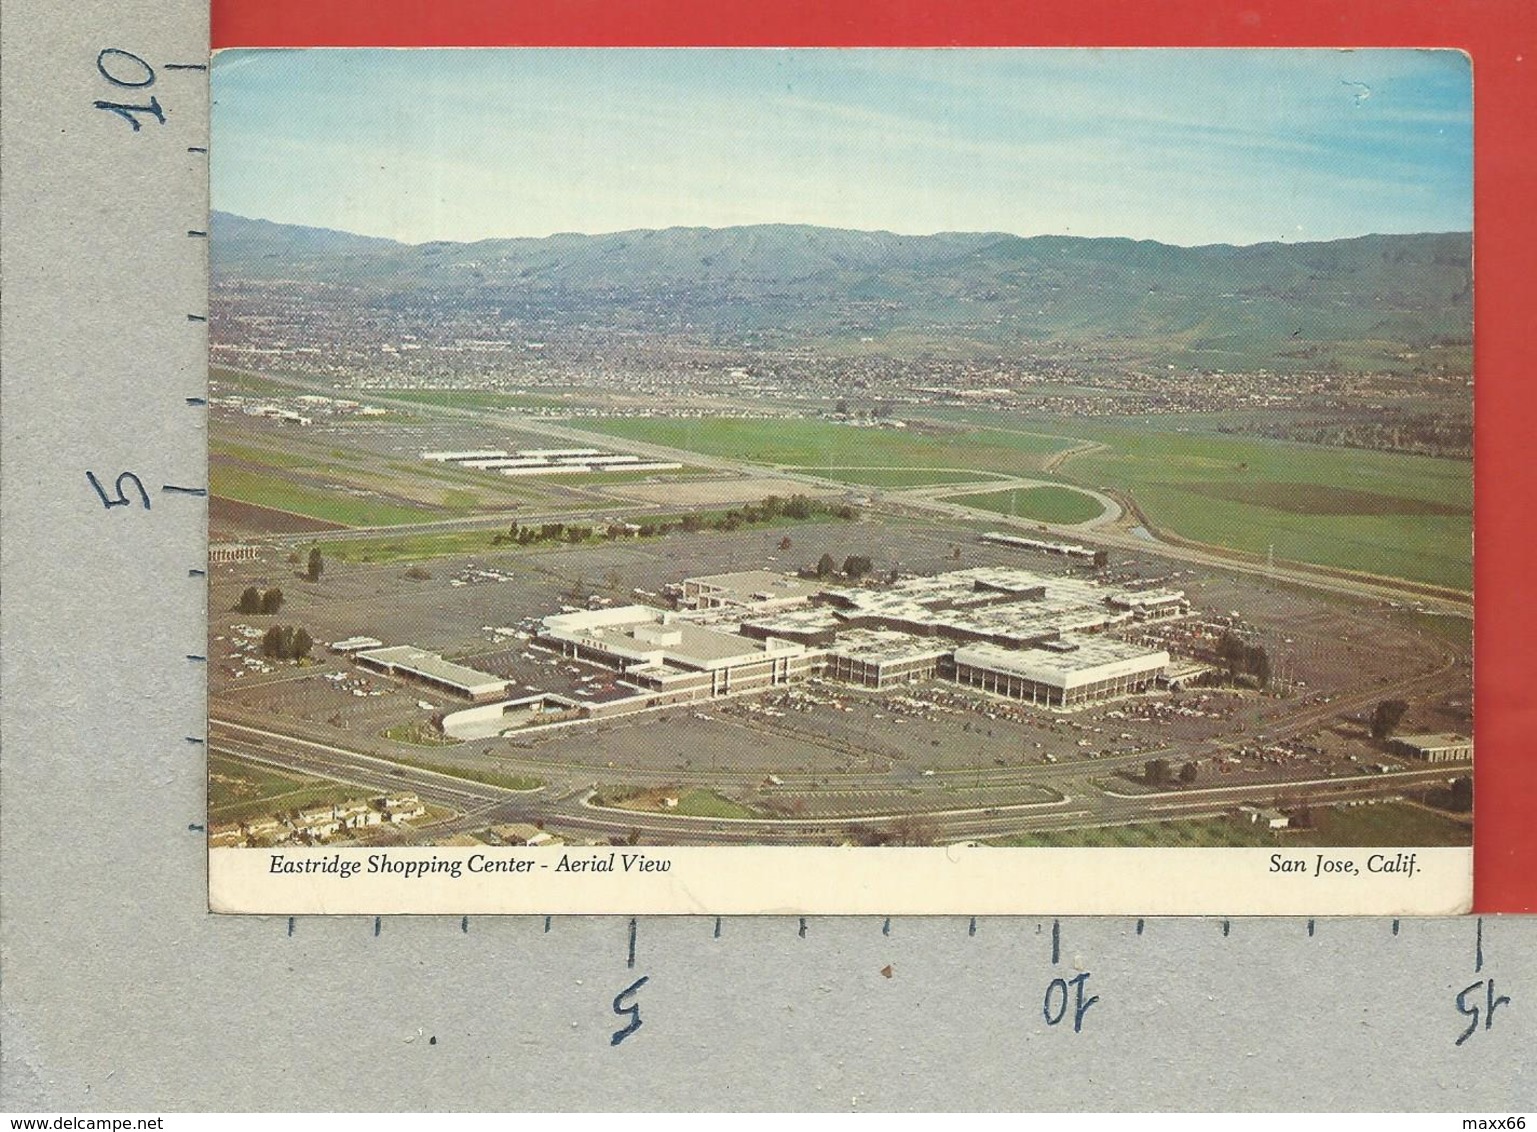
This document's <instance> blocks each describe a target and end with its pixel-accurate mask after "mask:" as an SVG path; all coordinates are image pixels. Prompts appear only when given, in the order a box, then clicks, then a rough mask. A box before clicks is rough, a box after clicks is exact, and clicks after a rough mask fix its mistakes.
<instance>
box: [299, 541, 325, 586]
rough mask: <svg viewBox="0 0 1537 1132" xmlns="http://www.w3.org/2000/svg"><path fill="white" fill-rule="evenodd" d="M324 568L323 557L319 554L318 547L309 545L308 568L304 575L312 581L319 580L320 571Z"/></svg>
mask: <svg viewBox="0 0 1537 1132" xmlns="http://www.w3.org/2000/svg"><path fill="white" fill-rule="evenodd" d="M325 568H326V564H325V559H323V558H322V557H321V556H320V547H318V546H312V547H310V561H309V568H308V569H307V570H306V571H305V572H304V576H305V577H306V578H308V579H309V580H310V581H312V582H318V581H320V575H321V572H322V571H323V570H325Z"/></svg>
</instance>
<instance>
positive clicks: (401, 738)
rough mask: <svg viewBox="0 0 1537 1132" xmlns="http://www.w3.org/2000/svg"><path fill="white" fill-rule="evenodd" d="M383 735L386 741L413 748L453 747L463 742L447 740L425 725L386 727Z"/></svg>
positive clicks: (401, 724)
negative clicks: (389, 740) (407, 744)
mask: <svg viewBox="0 0 1537 1132" xmlns="http://www.w3.org/2000/svg"><path fill="white" fill-rule="evenodd" d="M383 735H384V737H385V738H386V739H392V740H394V741H395V742H397V743H409V744H411V745H412V746H413V747H455V746H458V745H459V744H460V743H462V742H463V740H462V739H450V738H448V736H446V735H444V734H443V733H442V732H440V731H437V730H435V729H434V728H432V727H431V726H429V725H428V724H426V723H400V724H397V725H396V726H394V727H386V728H385V729H384V731H383Z"/></svg>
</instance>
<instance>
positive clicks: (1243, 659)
mask: <svg viewBox="0 0 1537 1132" xmlns="http://www.w3.org/2000/svg"><path fill="white" fill-rule="evenodd" d="M1217 659H1218V660H1220V661H1221V662H1222V663H1223V665H1225V666H1226V667H1227V675H1228V679H1229V680H1237V679H1238V678H1239V677H1240V676H1249V677H1252V678H1253V680H1254V682H1255V684H1257V685H1258V686H1259V687H1261V688H1264V687H1268V686H1269V684H1270V654H1269V653H1267V652H1266V651H1265V647H1264V646H1263V645H1251V644H1249V643H1248V642H1247V641H1245V640H1244V639H1243V638H1242V637H1240V636H1239V635H1238V634H1237V633H1223V634H1222V639H1221V640H1219V641H1218V642H1217Z"/></svg>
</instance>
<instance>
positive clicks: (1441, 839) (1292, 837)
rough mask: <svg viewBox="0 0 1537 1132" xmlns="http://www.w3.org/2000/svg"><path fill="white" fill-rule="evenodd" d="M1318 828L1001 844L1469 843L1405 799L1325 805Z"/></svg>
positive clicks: (1121, 831)
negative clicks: (1347, 804) (1328, 806)
mask: <svg viewBox="0 0 1537 1132" xmlns="http://www.w3.org/2000/svg"><path fill="white" fill-rule="evenodd" d="M1313 820H1314V824H1315V828H1313V829H1284V830H1272V829H1265V828H1263V827H1261V826H1260V825H1258V824H1257V823H1251V822H1248V821H1244V820H1240V819H1238V818H1196V819H1188V820H1175V821H1162V822H1141V823H1136V824H1131V825H1112V826H1102V827H1096V828H1090V829H1065V830H1043V831H1041V832H1039V833H1025V834H1020V835H1018V836H1016V837H1008V838H1003V839H1000V840H999V841H997V842H996V844H998V845H1012V846H1029V847H1058V848H1087V849H1104V848H1117V849H1125V848H1136V847H1139V846H1158V847H1161V848H1167V849H1180V848H1207V847H1212V848H1271V847H1274V848H1278V849H1298V848H1308V847H1333V848H1347V847H1357V846H1359V847H1371V846H1396V845H1414V846H1419V845H1425V846H1436V845H1466V844H1468V827H1467V825H1466V824H1465V823H1464V822H1460V821H1458V820H1457V819H1455V818H1452V817H1448V816H1446V815H1443V814H1439V813H1436V812H1434V811H1431V810H1427V809H1423V808H1422V807H1419V806H1414V805H1410V804H1408V803H1405V802H1387V803H1381V804H1378V805H1373V806H1348V807H1330V808H1320V809H1316V810H1314V811H1313Z"/></svg>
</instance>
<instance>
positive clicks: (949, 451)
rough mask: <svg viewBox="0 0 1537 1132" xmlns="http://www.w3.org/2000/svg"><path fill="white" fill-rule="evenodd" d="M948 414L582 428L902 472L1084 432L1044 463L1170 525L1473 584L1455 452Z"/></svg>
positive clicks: (1296, 556)
mask: <svg viewBox="0 0 1537 1132" xmlns="http://www.w3.org/2000/svg"><path fill="white" fill-rule="evenodd" d="M943 415H944V417H945V419H946V421H947V422H949V423H948V424H947V426H946V427H948V428H951V429H954V430H955V431H953V432H951V433H947V434H944V435H934V434H929V433H926V432H925V431H923V430H921V429H908V430H905V431H902V430H888V429H869V428H851V427H849V426H847V425H840V424H834V423H831V422H825V421H743V420H736V419H719V420H685V421H667V420H658V419H654V418H644V419H633V420H632V419H625V420H613V421H597V422H592V423H590V424H588V423H584V424H583V425H582V427H584V428H590V429H592V430H594V431H599V432H606V433H610V434H612V435H615V436H625V437H632V438H635V439H638V440H643V441H649V442H653V443H658V444H666V445H669V446H672V447H677V448H683V449H689V450H692V451H697V452H701V453H704V454H707V455H711V456H736V457H739V458H741V459H743V460H746V461H755V462H763V463H777V464H781V465H785V466H787V467H789V468H794V469H796V470H799V471H804V472H811V473H815V474H824V473H823V472H822V471H820V469H821V468H823V467H825V468H826V469H827V470H828V471H830V472H833V473H835V474H836V473H838V472H840V471H843V472H847V471H848V470H849V469H850V468H852V467H855V466H858V465H877V464H889V465H896V466H899V467H900V468H901V469H902V470H901V471H899V472H898V473H897V474H898V476H899V477H900V478H901V479H904V480H908V478H909V477H913V479H916V478H917V477H919V476H921V475H923V474H925V473H923V471H922V469H924V468H925V467H929V466H933V467H936V468H942V469H944V470H945V474H946V475H949V474H951V473H954V472H955V471H956V470H957V469H958V468H965V467H972V468H975V469H976V471H977V472H979V473H986V472H1001V473H1006V474H1041V473H1042V470H1043V466H1044V465H1046V464H1047V463H1048V462H1049V461H1050V458H1051V456H1052V455H1053V454H1057V455H1060V454H1062V453H1064V452H1067V451H1068V450H1069V449H1070V448H1072V447H1073V446H1074V445H1075V444H1079V443H1082V442H1089V443H1090V444H1092V445H1094V447H1092V448H1090V449H1087V450H1086V451H1084V452H1082V453H1072V454H1069V455H1068V456H1067V457H1066V458H1065V459H1063V460H1061V462H1060V463H1059V464H1058V465H1057V466H1056V467H1054V468H1052V469H1051V471H1052V472H1053V473H1054V474H1055V476H1056V477H1057V478H1060V479H1062V480H1064V481H1068V482H1074V483H1079V484H1082V485H1083V486H1085V487H1092V488H1096V489H1100V490H1107V491H1112V492H1117V493H1119V494H1120V495H1122V496H1124V497H1126V498H1129V499H1130V500H1131V501H1132V502H1133V503H1134V504H1135V505H1136V507H1137V508H1138V509H1140V511H1141V512H1142V514H1143V515H1144V516H1145V517H1146V519H1147V521H1148V522H1149V523H1150V524H1151V525H1153V526H1154V527H1155V528H1157V529H1159V530H1161V531H1166V532H1167V533H1169V534H1171V535H1174V536H1178V537H1182V538H1185V539H1190V540H1193V541H1196V542H1201V543H1207V544H1210V545H1213V546H1219V547H1226V548H1229V549H1232V550H1237V551H1241V552H1244V553H1247V554H1251V555H1257V556H1259V557H1261V558H1263V557H1265V556H1266V555H1273V556H1274V558H1275V559H1276V560H1277V561H1280V562H1286V561H1296V562H1305V563H1313V564H1316V565H1321V566H1330V567H1337V568H1341V569H1346V570H1356V571H1362V572H1365V573H1368V574H1376V575H1380V576H1383V577H1396V578H1404V579H1407V580H1410V581H1417V582H1427V583H1430V584H1433V585H1441V586H1449V587H1452V588H1456V589H1468V588H1469V587H1471V585H1472V554H1471V537H1472V492H1473V476H1472V466H1471V464H1469V463H1468V462H1467V461H1465V460H1451V459H1437V458H1433V457H1426V456H1410V455H1403V454H1400V453H1391V452H1372V451H1363V450H1359V449H1347V448H1330V447H1323V446H1320V445H1312V444H1300V443H1295V442H1289V441H1280V440H1269V439H1263V438H1251V437H1237V436H1231V435H1219V434H1216V433H1212V432H1204V433H1203V432H1199V431H1196V427H1197V426H1195V425H1189V424H1180V423H1178V422H1179V420H1180V419H1181V418H1149V419H1147V420H1146V421H1142V420H1138V419H1134V418H1126V419H1117V420H1113V421H1100V420H1093V421H1081V420H1067V419H1057V418H1051V419H1035V418H1013V419H1012V423H1013V426H1014V427H1012V428H1001V427H997V425H996V424H993V425H983V424H981V423H980V421H981V420H982V419H988V420H991V421H994V422H996V421H998V420H999V419H1000V418H999V417H998V416H997V414H989V415H986V417H985V418H984V415H983V414H979V413H976V412H969V413H966V414H965V416H964V418H962V417H961V416H960V415H958V414H954V413H944V414H943ZM1003 419H1004V420H1006V421H1007V420H1010V418H1003ZM911 482H912V481H911V480H909V483H911ZM889 486H897V485H895V484H892V485H889ZM1034 517H1038V518H1040V519H1041V520H1042V521H1046V522H1050V521H1053V520H1052V519H1050V518H1048V517H1046V516H1045V515H1041V516H1034ZM1055 521H1071V520H1065V519H1059V520H1055ZM1078 521H1082V520H1078Z"/></svg>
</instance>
